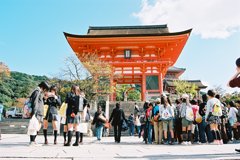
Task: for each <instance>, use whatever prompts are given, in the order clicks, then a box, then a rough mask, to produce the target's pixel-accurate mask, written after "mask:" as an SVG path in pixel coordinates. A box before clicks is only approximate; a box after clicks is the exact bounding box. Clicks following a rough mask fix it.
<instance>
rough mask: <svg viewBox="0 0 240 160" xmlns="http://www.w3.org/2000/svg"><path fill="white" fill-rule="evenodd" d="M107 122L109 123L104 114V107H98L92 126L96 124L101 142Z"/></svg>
mask: <svg viewBox="0 0 240 160" xmlns="http://www.w3.org/2000/svg"><path fill="white" fill-rule="evenodd" d="M106 122H107V119H106V116H105V114H104V112H103V111H102V107H101V106H98V109H97V112H95V114H94V118H93V122H92V125H94V124H95V127H96V136H97V140H98V141H101V139H102V131H103V126H104V123H106Z"/></svg>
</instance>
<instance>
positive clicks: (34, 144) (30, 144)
mask: <svg viewBox="0 0 240 160" xmlns="http://www.w3.org/2000/svg"><path fill="white" fill-rule="evenodd" d="M29 146H30V147H39V146H42V145H41V144H38V143H37V142H30V143H29Z"/></svg>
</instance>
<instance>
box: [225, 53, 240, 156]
mask: <svg viewBox="0 0 240 160" xmlns="http://www.w3.org/2000/svg"><path fill="white" fill-rule="evenodd" d="M236 66H237V68H236V70H237V71H236V73H235V74H234V76H233V77H232V78H231V79H230V81H229V82H228V85H229V86H230V87H232V88H233V87H238V88H240V57H239V58H238V59H237V60H236ZM236 151H237V152H240V149H236Z"/></svg>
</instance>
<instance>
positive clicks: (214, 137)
mask: <svg viewBox="0 0 240 160" xmlns="http://www.w3.org/2000/svg"><path fill="white" fill-rule="evenodd" d="M211 132H212V136H213V140H216V139H217V136H216V132H215V130H212V131H211Z"/></svg>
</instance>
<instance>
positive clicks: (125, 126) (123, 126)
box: [122, 121, 128, 131]
mask: <svg viewBox="0 0 240 160" xmlns="http://www.w3.org/2000/svg"><path fill="white" fill-rule="evenodd" d="M126 130H128V125H127V123H126V121H123V123H122V131H126Z"/></svg>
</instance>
